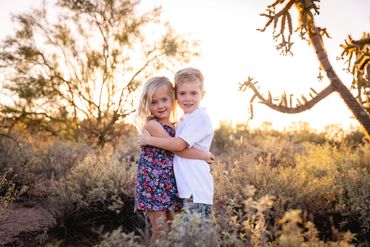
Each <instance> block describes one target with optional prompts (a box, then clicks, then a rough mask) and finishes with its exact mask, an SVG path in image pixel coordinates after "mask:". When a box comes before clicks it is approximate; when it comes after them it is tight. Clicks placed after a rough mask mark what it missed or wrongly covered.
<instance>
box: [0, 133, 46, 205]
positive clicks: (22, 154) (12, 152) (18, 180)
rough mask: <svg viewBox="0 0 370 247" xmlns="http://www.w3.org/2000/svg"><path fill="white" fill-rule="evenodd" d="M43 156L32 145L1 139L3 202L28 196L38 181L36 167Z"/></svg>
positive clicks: (1, 194)
mask: <svg viewBox="0 0 370 247" xmlns="http://www.w3.org/2000/svg"><path fill="white" fill-rule="evenodd" d="M42 155H43V153H42V152H41V151H40V150H36V149H34V148H33V146H32V144H31V143H26V142H14V141H11V140H9V139H1V138H0V177H1V186H0V197H2V200H4V201H5V200H6V201H7V202H13V201H14V200H16V199H18V198H19V197H20V196H21V195H25V194H27V192H28V191H29V188H30V187H32V186H33V185H34V183H35V181H36V178H37V175H36V174H35V172H34V167H36V166H38V165H39V164H40V163H41V160H42ZM5 198H7V199H5ZM10 198H11V199H10Z"/></svg>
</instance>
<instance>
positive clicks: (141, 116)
mask: <svg viewBox="0 0 370 247" xmlns="http://www.w3.org/2000/svg"><path fill="white" fill-rule="evenodd" d="M161 87H165V88H166V89H167V92H168V96H169V97H170V100H171V103H172V113H171V119H170V120H171V121H173V120H174V112H175V106H176V101H175V100H176V94H175V89H174V87H173V84H172V83H171V81H170V80H169V79H168V78H167V77H164V76H154V77H151V78H149V79H148V80H147V81H146V82H145V83H144V86H143V90H142V93H141V96H140V100H139V104H138V107H137V110H136V122H137V128H138V130H139V131H141V130H142V128H143V126H144V125H145V123H146V121H147V120H148V119H150V118H152V117H154V116H153V115H152V113H151V112H150V103H151V102H152V98H153V94H154V93H155V91H156V90H157V89H159V88H161Z"/></svg>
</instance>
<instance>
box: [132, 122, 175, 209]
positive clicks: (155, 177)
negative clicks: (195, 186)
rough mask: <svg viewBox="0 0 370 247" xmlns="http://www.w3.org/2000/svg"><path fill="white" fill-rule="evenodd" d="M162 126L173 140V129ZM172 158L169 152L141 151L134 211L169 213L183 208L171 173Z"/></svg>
mask: <svg viewBox="0 0 370 247" xmlns="http://www.w3.org/2000/svg"><path fill="white" fill-rule="evenodd" d="M162 126H163V128H164V130H165V131H166V132H167V133H168V134H169V135H170V136H172V137H173V136H175V130H174V129H173V128H171V127H170V126H167V125H162ZM173 156H174V154H173V153H172V152H170V151H167V150H164V149H161V148H157V147H153V146H144V147H142V149H141V152H140V158H139V162H138V170H137V180H136V192H135V210H145V211H172V210H179V209H181V208H182V201H181V199H180V198H179V196H178V191H177V186H176V180H175V175H174V173H173Z"/></svg>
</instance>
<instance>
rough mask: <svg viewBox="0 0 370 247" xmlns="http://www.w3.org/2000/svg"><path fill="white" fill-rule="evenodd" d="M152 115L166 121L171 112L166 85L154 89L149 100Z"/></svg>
mask: <svg viewBox="0 0 370 247" xmlns="http://www.w3.org/2000/svg"><path fill="white" fill-rule="evenodd" d="M149 110H150V112H151V113H152V115H153V116H154V117H155V118H157V119H158V120H160V121H162V122H168V121H169V119H170V116H171V112H172V101H171V98H170V96H169V94H168V90H167V88H166V87H160V88H158V89H157V90H155V92H154V94H153V96H152V101H151V102H149Z"/></svg>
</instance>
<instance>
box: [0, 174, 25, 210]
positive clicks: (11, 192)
mask: <svg viewBox="0 0 370 247" xmlns="http://www.w3.org/2000/svg"><path fill="white" fill-rule="evenodd" d="M16 178H17V175H16V174H14V172H13V169H12V168H9V169H8V170H6V171H5V172H4V173H2V174H0V214H1V213H2V210H3V209H5V208H6V207H8V206H9V205H10V204H11V203H12V202H13V201H15V200H16V199H18V198H19V197H20V196H21V195H22V194H24V193H25V192H26V191H27V190H28V186H27V185H25V184H22V185H21V186H20V185H17V184H16V182H15V181H14V180H15V179H16Z"/></svg>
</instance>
